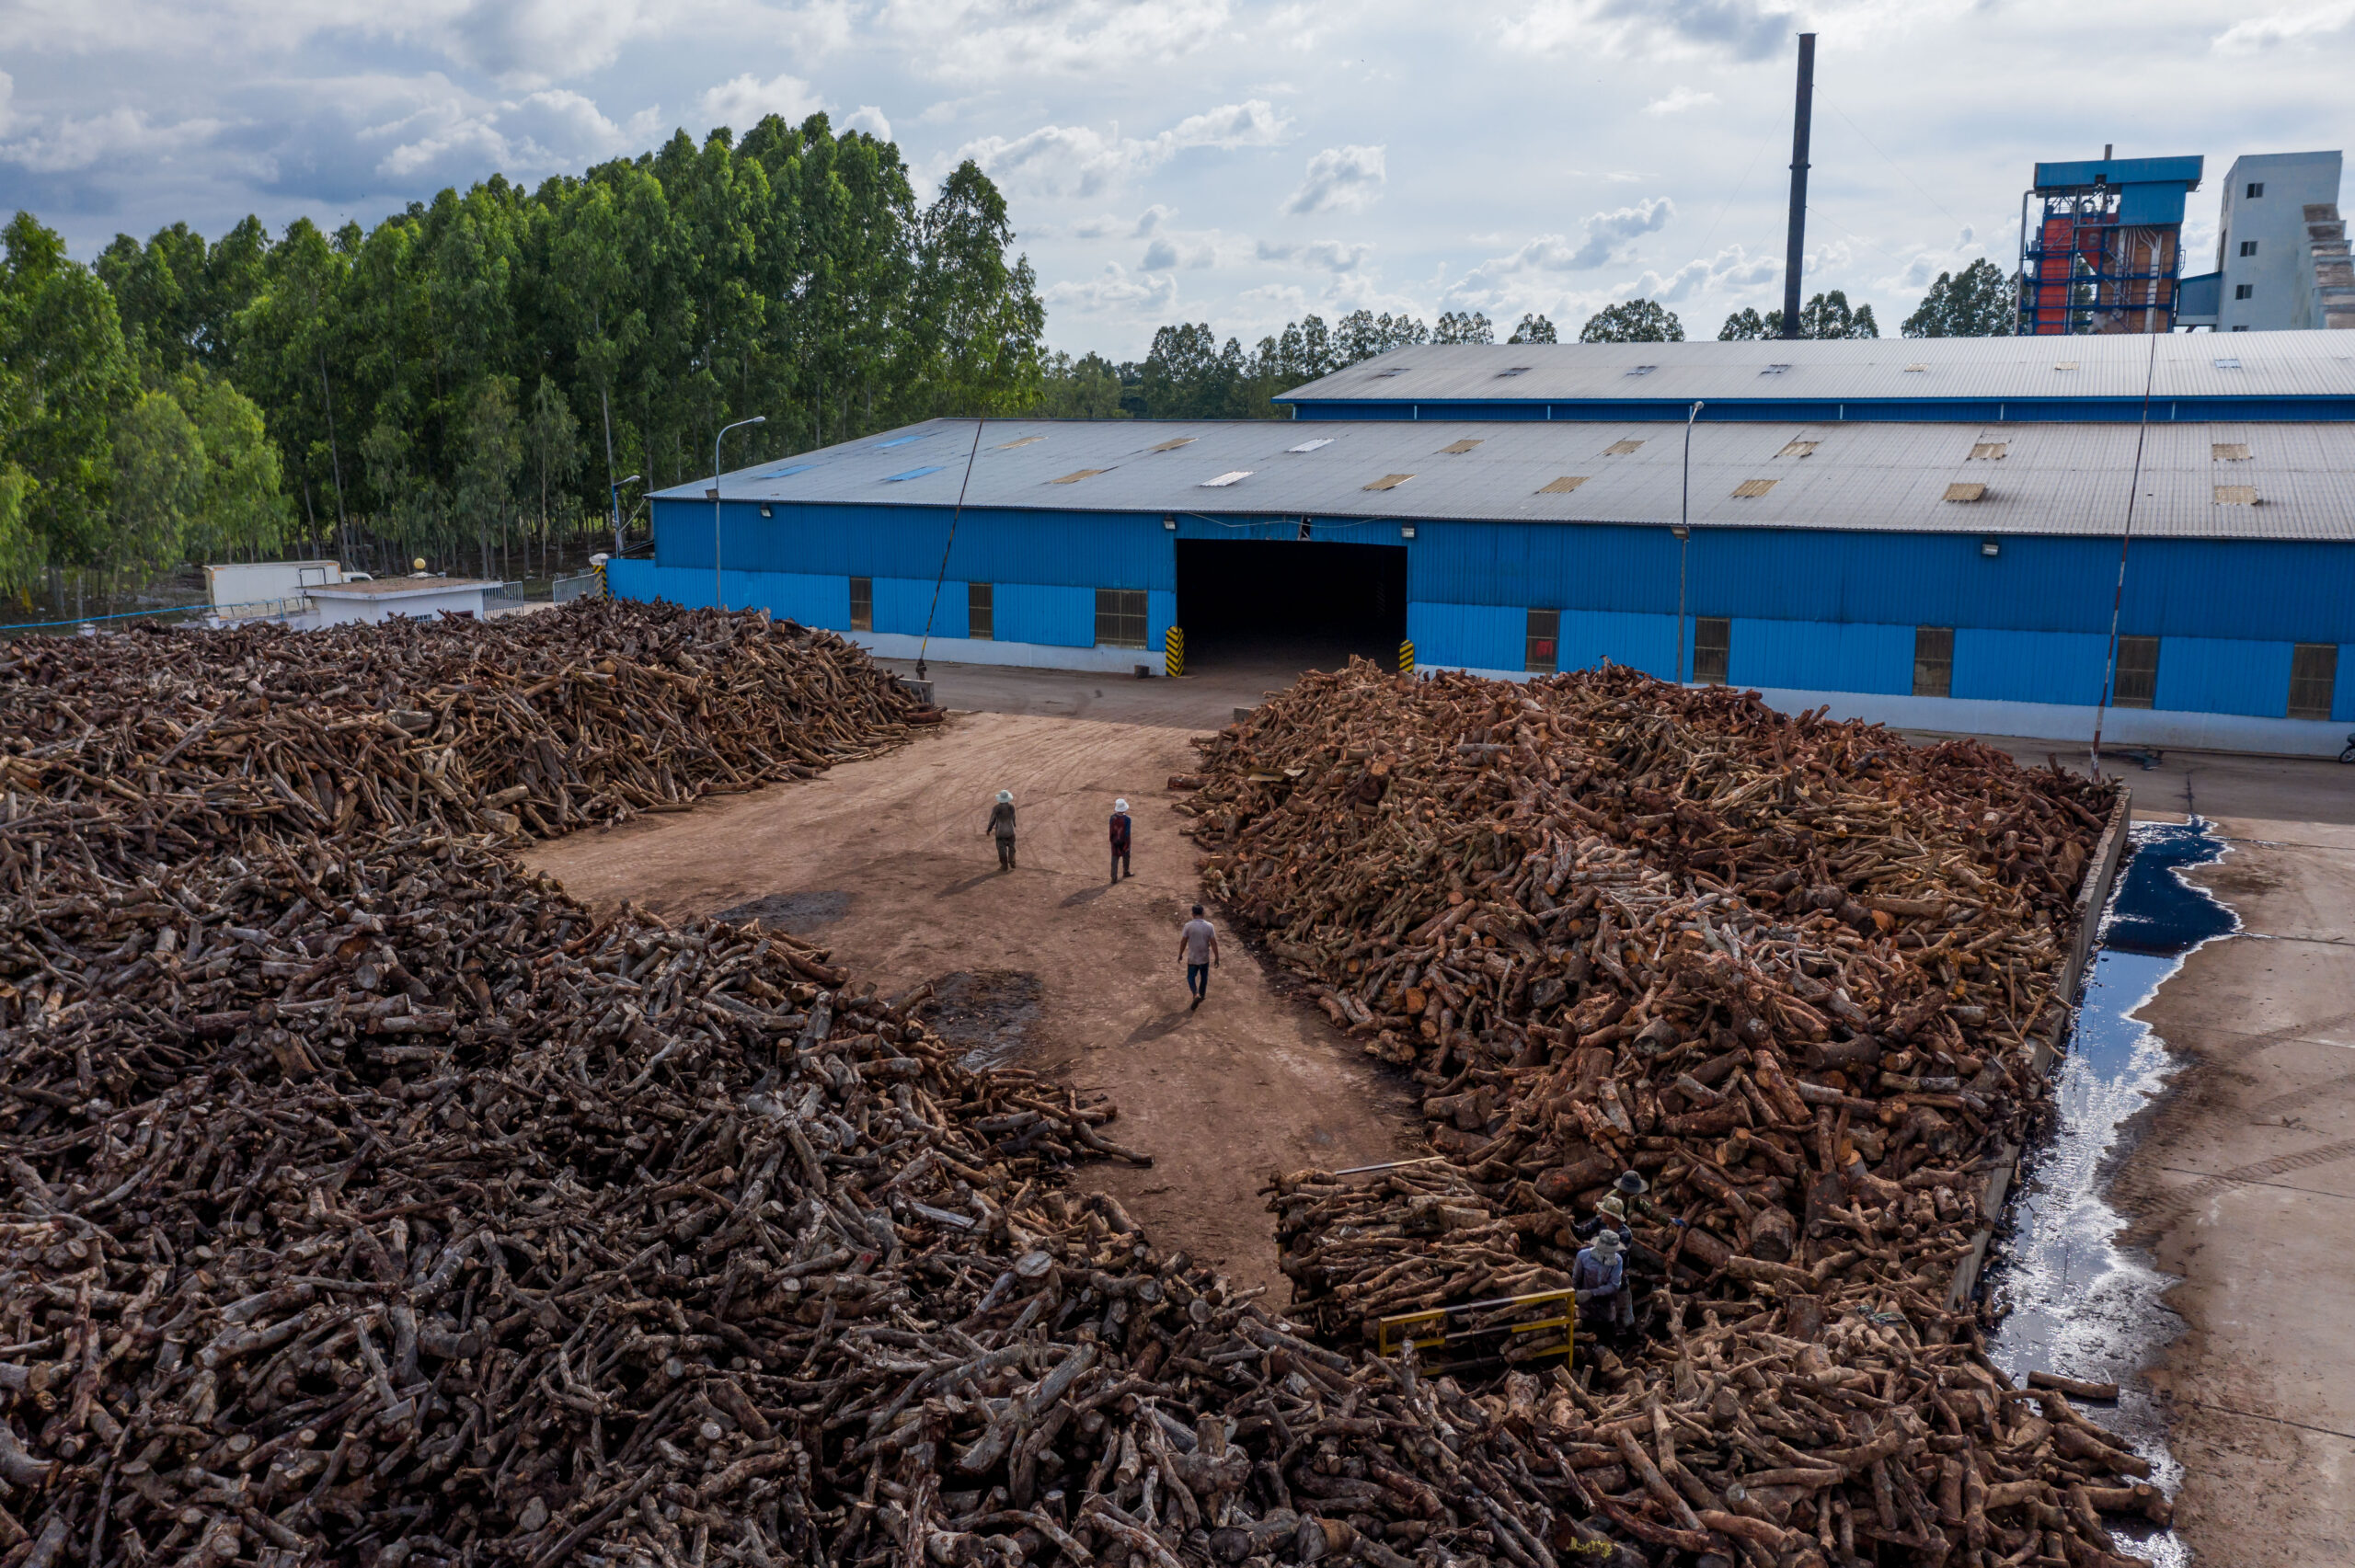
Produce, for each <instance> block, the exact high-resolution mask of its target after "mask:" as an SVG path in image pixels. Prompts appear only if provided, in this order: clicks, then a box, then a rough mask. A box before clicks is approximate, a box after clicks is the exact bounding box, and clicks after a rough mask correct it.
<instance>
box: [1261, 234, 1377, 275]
mask: <svg viewBox="0 0 2355 1568" xmlns="http://www.w3.org/2000/svg"><path fill="white" fill-rule="evenodd" d="M1253 254H1255V255H1256V256H1257V257H1258V258H1259V259H1260V260H1262V261H1290V262H1293V263H1296V264H1297V265H1300V266H1303V267H1318V268H1322V269H1325V270H1326V271H1327V272H1355V271H1357V270H1358V269H1360V268H1361V267H1363V266H1364V265H1365V264H1366V261H1367V259H1368V258H1371V257H1372V256H1373V246H1371V245H1368V244H1366V243H1365V242H1363V241H1359V242H1357V243H1354V244H1345V243H1344V242H1342V241H1340V240H1331V239H1321V240H1315V241H1312V242H1310V243H1309V244H1306V245H1278V244H1274V243H1271V242H1269V241H1268V240H1261V241H1260V242H1259V244H1258V246H1257V247H1256V249H1255V250H1254V252H1253Z"/></svg>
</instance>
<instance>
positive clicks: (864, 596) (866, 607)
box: [850, 578, 875, 632]
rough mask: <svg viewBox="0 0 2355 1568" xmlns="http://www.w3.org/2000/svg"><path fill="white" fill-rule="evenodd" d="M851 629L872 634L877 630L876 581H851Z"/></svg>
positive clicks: (858, 579) (871, 579) (863, 579)
mask: <svg viewBox="0 0 2355 1568" xmlns="http://www.w3.org/2000/svg"><path fill="white" fill-rule="evenodd" d="M850 629H851V630H852V631H854V632H871V631H873V630H874V629H875V579H874V578H851V579H850Z"/></svg>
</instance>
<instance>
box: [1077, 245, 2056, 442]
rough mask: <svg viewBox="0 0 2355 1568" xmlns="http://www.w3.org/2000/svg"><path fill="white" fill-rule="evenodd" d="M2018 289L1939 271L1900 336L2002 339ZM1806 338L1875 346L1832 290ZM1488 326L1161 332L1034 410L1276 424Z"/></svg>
mask: <svg viewBox="0 0 2355 1568" xmlns="http://www.w3.org/2000/svg"><path fill="white" fill-rule="evenodd" d="M2016 296H2017V291H2016V289H2015V288H2014V287H2013V284H2012V281H2011V280H2010V279H2009V278H2007V277H2005V274H2004V273H2003V272H2001V271H2000V270H1998V269H1996V267H1995V265H1994V264H1993V262H1990V261H1985V260H1980V261H1974V262H1972V263H1971V264H1970V266H1969V267H1967V268H1965V269H1963V270H1962V271H1961V272H1960V273H1959V274H1956V273H1947V272H1941V273H1939V274H1938V276H1937V279H1936V281H1935V282H1933V283H1932V284H1931V285H1930V290H1929V292H1928V294H1927V295H1926V296H1924V299H1923V302H1922V304H1921V306H1920V308H1918V309H1917V310H1915V311H1914V312H1913V315H1910V316H1908V317H1907V318H1906V319H1905V322H1904V325H1903V327H1902V329H1901V330H1902V331H1903V333H1904V335H1905V336H1906V337H1908V338H1988V337H2001V336H2005V335H2007V334H2009V333H2010V332H2011V331H2012V330H2013V329H2014V321H2015V316H2016ZM1782 335H1783V313H1782V312H1781V311H1779V310H1770V311H1766V312H1764V313H1763V315H1762V314H1761V313H1760V312H1758V311H1756V310H1754V309H1743V310H1738V311H1735V312H1734V313H1733V314H1731V315H1729V316H1727V317H1726V320H1725V325H1724V326H1722V327H1720V328H1719V329H1718V331H1717V337H1718V338H1720V339H1722V340H1728V341H1730V340H1734V339H1740V338H1780V337H1781V336H1782ZM1799 336H1800V337H1802V338H1878V337H1879V336H1880V326H1879V324H1878V322H1877V321H1875V320H1874V318H1873V307H1872V306H1871V305H1869V304H1857V305H1851V304H1850V303H1849V301H1848V296H1847V295H1846V294H1845V293H1844V292H1841V291H1840V290H1838V289H1832V290H1829V291H1827V292H1822V293H1819V294H1816V295H1814V296H1813V297H1812V298H1810V299H1809V301H1808V302H1807V303H1806V305H1804V306H1803V307H1802V308H1801V309H1800V312H1799ZM1578 340H1579V341H1580V342H1581V343H1682V342H1683V341H1684V324H1683V322H1682V321H1681V320H1679V319H1678V318H1677V315H1676V313H1675V312H1674V311H1672V310H1670V309H1669V308H1668V307H1667V306H1666V305H1663V304H1661V303H1660V302H1658V301H1657V300H1648V299H1634V300H1623V301H1621V302H1619V303H1616V304H1611V305H1605V306H1604V307H1603V309H1601V310H1599V311H1597V312H1595V314H1594V315H1591V316H1589V317H1588V318H1587V319H1586V322H1585V324H1584V325H1582V326H1580V328H1579V332H1578ZM1495 341H1496V329H1495V327H1494V326H1492V325H1491V324H1490V323H1489V320H1488V317H1487V316H1486V315H1480V314H1478V313H1476V312H1473V313H1461V314H1459V313H1454V312H1451V313H1449V314H1447V315H1442V316H1441V317H1440V318H1439V325H1438V326H1436V327H1430V326H1425V325H1424V324H1423V323H1422V322H1421V321H1419V320H1418V319H1415V318H1413V317H1411V316H1406V315H1399V316H1391V315H1374V314H1373V312H1371V311H1364V310H1361V311H1355V312H1352V313H1351V314H1350V315H1345V316H1343V317H1342V318H1341V319H1340V320H1339V322H1338V323H1337V324H1335V325H1333V326H1327V324H1326V323H1325V321H1324V320H1323V318H1321V317H1318V316H1315V315H1311V316H1307V317H1304V319H1302V320H1300V321H1296V322H1292V323H1291V324H1290V325H1288V326H1285V327H1284V329H1283V330H1282V331H1281V333H1278V334H1275V335H1272V336H1269V337H1266V338H1261V339H1259V342H1258V346H1257V347H1256V348H1253V349H1245V348H1244V347H1243V344H1242V342H1241V340H1240V339H1238V338H1228V339H1227V340H1226V342H1225V343H1224V344H1223V346H1222V345H1221V344H1220V342H1219V340H1218V335H1217V334H1216V333H1215V332H1213V331H1212V329H1211V327H1210V324H1209V323H1207V322H1204V323H1200V324H1198V325H1188V324H1186V323H1183V322H1180V323H1178V324H1177V325H1175V326H1165V327H1162V328H1161V329H1160V330H1159V331H1157V332H1155V334H1154V337H1153V347H1152V349H1150V350H1149V351H1148V352H1147V353H1146V355H1145V357H1144V358H1143V360H1138V361H1123V362H1120V363H1117V364H1116V363H1114V362H1113V361H1110V360H1108V359H1106V358H1104V357H1103V356H1102V355H1100V354H1086V355H1082V356H1081V357H1080V358H1078V359H1073V358H1072V357H1071V356H1070V355H1068V354H1063V353H1054V354H1050V355H1048V356H1047V358H1046V361H1045V366H1044V374H1043V383H1042V385H1041V388H1040V411H1041V412H1044V413H1048V414H1051V415H1055V416H1058V417H1061V418H1086V419H1108V418H1111V419H1117V418H1140V419H1273V418H1284V417H1285V412H1286V411H1285V408H1284V406H1283V405H1281V404H1279V403H1276V402H1274V401H1273V399H1274V397H1275V395H1277V394H1278V393H1281V392H1286V391H1289V390H1291V389H1292V388H1293V387H1296V386H1301V385H1304V384H1305V383H1308V382H1312V381H1315V380H1316V379H1317V378H1318V377H1320V376H1327V375H1330V374H1332V373H1333V372H1335V371H1338V370H1345V369H1347V368H1348V367H1350V365H1354V364H1357V363H1358V362H1360V361H1364V360H1370V359H1372V358H1373V357H1374V356H1375V355H1376V354H1382V353H1387V352H1388V351H1389V350H1390V349H1398V348H1405V347H1407V346H1408V345H1410V344H1415V343H1493V342H1495ZM1506 341H1507V342H1510V343H1552V342H1555V341H1557V333H1556V330H1555V327H1554V324H1553V323H1552V322H1550V321H1548V320H1546V319H1545V317H1544V316H1543V315H1535V314H1531V315H1523V316H1522V318H1521V324H1520V325H1519V326H1516V327H1514V328H1513V330H1512V333H1511V336H1510V337H1509V338H1507V339H1506Z"/></svg>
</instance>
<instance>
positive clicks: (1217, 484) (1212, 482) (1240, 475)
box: [1202, 468, 1251, 490]
mask: <svg viewBox="0 0 2355 1568" xmlns="http://www.w3.org/2000/svg"><path fill="white" fill-rule="evenodd" d="M1250 477H1251V470H1249V469H1248V468H1238V469H1235V471H1234V472H1233V473H1231V474H1222V475H1219V476H1218V477H1217V478H1215V479H1205V480H1203V481H1202V488H1203V489H1205V490H1219V489H1223V488H1225V487H1226V486H1229V485H1232V484H1234V483H1235V481H1236V480H1238V479H1248V478H1250Z"/></svg>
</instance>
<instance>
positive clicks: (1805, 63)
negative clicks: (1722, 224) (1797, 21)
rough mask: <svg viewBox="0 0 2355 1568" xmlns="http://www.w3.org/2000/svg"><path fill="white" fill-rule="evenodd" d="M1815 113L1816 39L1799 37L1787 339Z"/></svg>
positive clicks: (1795, 320)
mask: <svg viewBox="0 0 2355 1568" xmlns="http://www.w3.org/2000/svg"><path fill="white" fill-rule="evenodd" d="M1814 113H1815V35H1814V34H1813V33H1801V34H1799V97H1798V108H1797V109H1794V110H1793V111H1792V114H1791V232H1790V237H1789V239H1788V240H1786V242H1785V243H1784V246H1783V336H1784V337H1786V338H1797V337H1798V335H1799V260H1800V258H1801V256H1802V254H1803V253H1804V252H1805V250H1806V248H1807V136H1808V123H1809V120H1810V119H1812V118H1813V116H1814Z"/></svg>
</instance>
